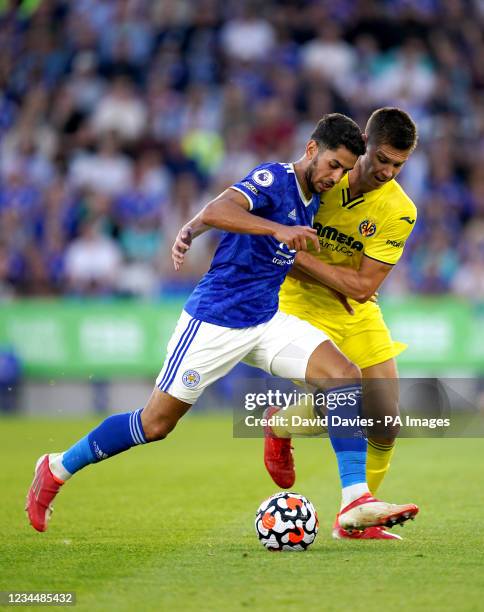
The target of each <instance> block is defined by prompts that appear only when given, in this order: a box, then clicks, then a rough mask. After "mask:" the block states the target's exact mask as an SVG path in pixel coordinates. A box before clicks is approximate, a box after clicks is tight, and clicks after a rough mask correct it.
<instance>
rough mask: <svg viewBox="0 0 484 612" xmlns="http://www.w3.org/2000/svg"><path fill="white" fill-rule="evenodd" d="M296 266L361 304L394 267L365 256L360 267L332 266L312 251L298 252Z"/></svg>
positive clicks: (369, 297)
mask: <svg viewBox="0 0 484 612" xmlns="http://www.w3.org/2000/svg"><path fill="white" fill-rule="evenodd" d="M294 266H295V267H296V268H297V269H298V270H301V271H302V272H304V273H305V274H307V275H309V276H311V277H312V278H314V279H315V280H316V281H319V282H320V283H322V284H323V285H327V286H328V287H331V288H332V289H335V290H336V291H339V292H341V293H342V294H343V295H346V296H348V297H350V298H352V299H353V300H356V301H357V302H360V304H363V303H364V302H367V301H368V300H370V299H371V298H372V296H373V295H374V294H375V292H376V291H377V290H378V288H379V287H380V285H381V284H382V282H383V281H384V280H385V278H386V276H387V275H388V273H389V272H390V271H391V269H392V268H393V266H392V265H391V264H386V263H383V262H381V261H376V260H374V259H371V258H370V257H366V256H363V258H362V260H361V265H360V269H359V270H354V269H353V268H349V267H346V266H332V265H330V264H327V263H325V262H324V261H320V260H319V259H316V257H313V256H312V255H311V254H310V253H298V254H297V256H296V261H295V262H294Z"/></svg>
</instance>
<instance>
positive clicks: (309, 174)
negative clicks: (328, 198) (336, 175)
mask: <svg viewBox="0 0 484 612" xmlns="http://www.w3.org/2000/svg"><path fill="white" fill-rule="evenodd" d="M317 164H318V156H316V157H315V159H313V161H312V162H311V163H310V164H309V166H308V167H307V168H306V171H305V172H304V178H305V179H306V184H307V186H308V189H309V191H310V192H311V193H316V194H321V193H323V191H325V189H318V188H317V187H316V185H315V183H314V180H313V178H314V170H315V168H316V166H317ZM322 182H323V183H330V182H331V183H332V186H334V184H335V183H334V182H333V181H329V180H328V181H322Z"/></svg>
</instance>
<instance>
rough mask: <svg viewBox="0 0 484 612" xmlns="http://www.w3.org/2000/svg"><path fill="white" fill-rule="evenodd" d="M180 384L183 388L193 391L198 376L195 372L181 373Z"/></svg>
mask: <svg viewBox="0 0 484 612" xmlns="http://www.w3.org/2000/svg"><path fill="white" fill-rule="evenodd" d="M182 382H183V384H184V385H185V387H188V388H189V389H193V388H194V387H196V386H197V385H198V383H199V382H200V374H199V373H198V372H197V371H196V370H187V371H186V372H184V373H183V376H182Z"/></svg>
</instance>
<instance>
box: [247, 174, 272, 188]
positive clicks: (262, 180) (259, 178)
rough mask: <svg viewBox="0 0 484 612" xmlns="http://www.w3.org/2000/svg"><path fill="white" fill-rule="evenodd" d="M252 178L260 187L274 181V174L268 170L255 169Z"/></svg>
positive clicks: (267, 185)
mask: <svg viewBox="0 0 484 612" xmlns="http://www.w3.org/2000/svg"><path fill="white" fill-rule="evenodd" d="M252 178H253V179H254V181H255V182H256V183H257V184H258V185H261V187H269V186H270V185H272V183H273V182H274V175H273V174H272V172H271V171H270V170H256V171H255V172H254V174H253V175H252Z"/></svg>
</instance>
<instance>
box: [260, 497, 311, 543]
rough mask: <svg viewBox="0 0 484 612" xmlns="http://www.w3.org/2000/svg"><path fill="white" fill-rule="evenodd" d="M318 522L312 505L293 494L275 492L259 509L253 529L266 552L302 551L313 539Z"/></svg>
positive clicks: (303, 498)
mask: <svg viewBox="0 0 484 612" xmlns="http://www.w3.org/2000/svg"><path fill="white" fill-rule="evenodd" d="M318 528H319V522H318V515H317V512H316V510H315V509H314V506H313V505H312V503H311V502H310V501H309V500H308V499H306V498H305V497H304V495H298V494H297V493H276V494H275V495H272V496H271V497H269V498H268V499H266V500H265V501H263V502H262V503H261V505H260V506H259V508H258V510H257V513H256V516H255V530H256V533H257V537H258V538H259V540H260V542H261V544H262V545H263V546H265V548H267V550H271V551H275V550H288V551H300V550H306V549H307V548H308V547H309V546H310V545H311V544H312V543H313V542H314V540H315V539H316V535H317V533H318Z"/></svg>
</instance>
